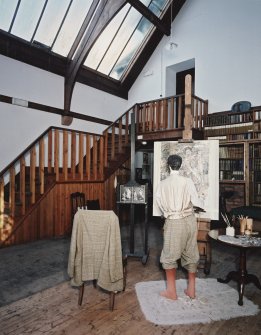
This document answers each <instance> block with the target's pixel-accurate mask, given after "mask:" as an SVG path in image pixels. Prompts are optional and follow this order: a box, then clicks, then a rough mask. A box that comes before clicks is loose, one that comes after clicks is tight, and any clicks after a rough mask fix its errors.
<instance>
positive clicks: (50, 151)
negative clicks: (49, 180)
mask: <svg viewBox="0 0 261 335" xmlns="http://www.w3.org/2000/svg"><path fill="white" fill-rule="evenodd" d="M52 158H53V131H52V129H50V130H49V131H48V168H47V171H48V173H52V171H53V167H52Z"/></svg>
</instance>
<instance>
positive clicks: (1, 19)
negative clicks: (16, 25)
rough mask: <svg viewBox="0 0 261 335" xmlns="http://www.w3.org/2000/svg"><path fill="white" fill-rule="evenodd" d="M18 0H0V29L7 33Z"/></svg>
mask: <svg viewBox="0 0 261 335" xmlns="http://www.w3.org/2000/svg"><path fill="white" fill-rule="evenodd" d="M17 3H18V0H0V29H2V30H4V31H8V30H9V28H10V25H11V22H12V19H13V16H14V12H15V9H16V6H17Z"/></svg>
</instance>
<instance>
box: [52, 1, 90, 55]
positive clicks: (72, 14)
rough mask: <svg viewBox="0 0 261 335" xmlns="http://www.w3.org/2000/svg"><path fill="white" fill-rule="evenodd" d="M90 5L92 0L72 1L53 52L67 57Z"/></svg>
mask: <svg viewBox="0 0 261 335" xmlns="http://www.w3.org/2000/svg"><path fill="white" fill-rule="evenodd" d="M91 4H92V0H74V1H73V3H72V5H71V7H70V10H69V13H68V15H67V16H66V19H65V21H64V24H63V26H62V28H61V31H60V33H59V35H58V38H57V40H56V42H55V44H54V46H53V51H54V52H56V53H58V54H60V55H63V56H65V57H66V56H67V55H68V53H69V51H70V49H71V46H72V44H73V42H74V40H75V38H76V36H77V34H78V32H79V30H80V28H81V25H82V24H83V21H84V19H85V17H86V15H87V13H88V11H89V8H90V6H91Z"/></svg>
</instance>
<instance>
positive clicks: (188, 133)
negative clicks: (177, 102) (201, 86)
mask: <svg viewBox="0 0 261 335" xmlns="http://www.w3.org/2000/svg"><path fill="white" fill-rule="evenodd" d="M191 81H192V77H191V75H190V74H187V75H186V77H185V118H184V128H185V129H184V130H183V132H182V137H183V139H186V140H191V139H192V125H193V118H192V108H191V95H192V85H191Z"/></svg>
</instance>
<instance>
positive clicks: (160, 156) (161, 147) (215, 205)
mask: <svg viewBox="0 0 261 335" xmlns="http://www.w3.org/2000/svg"><path fill="white" fill-rule="evenodd" d="M173 154H176V155H179V156H181V157H182V165H181V168H180V174H181V175H183V176H185V177H189V178H191V179H192V181H193V183H194V185H195V187H196V189H197V192H198V196H199V198H200V199H201V200H202V201H203V203H204V209H205V211H206V212H204V213H201V214H200V217H201V218H208V219H211V220H218V218H219V141H218V140H209V141H206V140H205V141H191V142H177V141H175V142H174V141H170V142H155V143H154V178H153V193H154V194H155V192H156V190H157V187H158V184H159V183H160V181H161V180H164V179H165V178H166V177H167V176H168V175H169V168H168V165H167V159H168V157H169V156H170V155H173ZM154 199H155V197H154ZM153 215H154V216H160V215H161V212H160V210H159V209H158V207H157V205H156V203H155V201H153Z"/></svg>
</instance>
